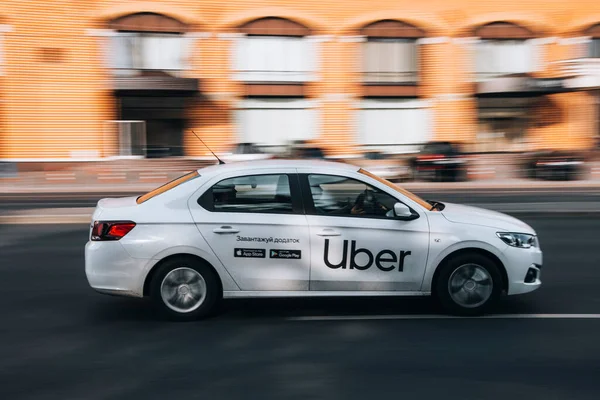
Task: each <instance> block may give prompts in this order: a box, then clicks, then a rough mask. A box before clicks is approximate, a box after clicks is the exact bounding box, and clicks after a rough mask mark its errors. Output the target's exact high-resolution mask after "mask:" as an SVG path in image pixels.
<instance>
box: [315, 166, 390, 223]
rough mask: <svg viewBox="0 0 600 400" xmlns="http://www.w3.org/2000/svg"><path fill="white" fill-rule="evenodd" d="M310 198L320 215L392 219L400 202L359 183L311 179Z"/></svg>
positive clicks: (319, 177) (337, 178)
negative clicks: (396, 205)
mask: <svg viewBox="0 0 600 400" xmlns="http://www.w3.org/2000/svg"><path fill="white" fill-rule="evenodd" d="M308 183H309V185H310V191H311V196H312V199H313V203H314V207H315V211H316V213H317V214H319V215H331V216H348V217H353V216H356V217H367V218H386V217H388V218H393V217H394V212H393V209H394V204H396V203H397V202H398V200H397V199H395V198H394V197H392V196H390V195H389V194H387V193H385V192H383V191H381V190H379V189H377V188H375V187H373V186H370V185H368V184H366V183H364V182H361V181H358V180H356V179H351V178H346V177H340V176H332V175H309V176H308Z"/></svg>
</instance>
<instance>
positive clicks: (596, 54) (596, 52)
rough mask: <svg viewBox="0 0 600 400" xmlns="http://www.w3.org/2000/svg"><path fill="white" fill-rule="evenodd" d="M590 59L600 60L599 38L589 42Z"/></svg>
mask: <svg viewBox="0 0 600 400" xmlns="http://www.w3.org/2000/svg"><path fill="white" fill-rule="evenodd" d="M589 56H590V57H591V58H600V38H598V39H592V41H591V42H590V54H589Z"/></svg>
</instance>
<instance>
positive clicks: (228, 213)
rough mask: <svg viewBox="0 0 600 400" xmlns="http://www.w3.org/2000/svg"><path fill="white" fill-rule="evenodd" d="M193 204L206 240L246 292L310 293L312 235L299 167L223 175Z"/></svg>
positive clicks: (196, 218) (193, 199)
mask: <svg viewBox="0 0 600 400" xmlns="http://www.w3.org/2000/svg"><path fill="white" fill-rule="evenodd" d="M189 206H190V210H191V213H192V217H193V219H194V221H195V223H196V225H197V227H198V229H199V230H200V232H201V233H202V236H203V237H204V239H205V240H206V241H207V242H208V244H209V246H210V247H211V249H212V250H213V251H214V253H215V255H216V256H217V257H218V258H219V259H220V260H221V262H222V263H223V265H224V266H225V267H226V268H227V270H228V271H229V273H230V274H231V276H232V277H233V279H234V280H235V281H236V283H237V284H238V286H239V287H240V288H241V289H242V290H245V291H304V290H308V285H309V275H310V246H309V232H308V224H307V221H306V216H305V215H304V212H303V208H302V202H301V196H300V190H299V184H298V176H297V174H296V171H295V169H278V170H276V172H275V171H273V170H255V171H244V172H240V171H238V172H234V173H231V172H230V173H227V174H223V175H220V176H218V177H216V178H213V179H212V180H210V181H209V182H208V183H207V184H206V185H204V186H203V187H202V188H201V190H200V191H199V192H198V195H197V196H195V198H192V199H190V202H189Z"/></svg>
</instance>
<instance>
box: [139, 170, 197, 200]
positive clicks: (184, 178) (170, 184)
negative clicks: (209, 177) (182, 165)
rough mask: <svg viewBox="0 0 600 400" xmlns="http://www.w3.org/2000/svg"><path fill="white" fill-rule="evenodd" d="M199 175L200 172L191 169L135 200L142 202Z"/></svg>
mask: <svg viewBox="0 0 600 400" xmlns="http://www.w3.org/2000/svg"><path fill="white" fill-rule="evenodd" d="M199 176H200V174H199V173H198V171H192V172H190V173H188V174H185V175H183V176H180V177H179V178H177V179H174V180H172V181H171V182H168V183H165V184H164V185H162V186H160V187H158V188H156V189H154V190H152V191H150V192H148V193H146V194H144V195H143V196H140V197H138V198H137V200H136V201H137V203H138V204H142V203H143V202H145V201H148V200H150V199H151V198H153V197H156V196H158V195H159V194H162V193H164V192H166V191H169V190H171V189H173V188H174V187H177V186H179V185H181V184H182V183H184V182H187V181H190V180H192V179H194V178H198V177H199Z"/></svg>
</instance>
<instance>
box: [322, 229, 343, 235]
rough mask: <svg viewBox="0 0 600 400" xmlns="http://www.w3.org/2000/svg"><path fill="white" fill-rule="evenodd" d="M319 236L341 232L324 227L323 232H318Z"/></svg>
mask: <svg viewBox="0 0 600 400" xmlns="http://www.w3.org/2000/svg"><path fill="white" fill-rule="evenodd" d="M317 235H318V236H340V235H341V233H339V232H338V231H335V230H333V229H323V230H322V231H321V232H319V233H317Z"/></svg>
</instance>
